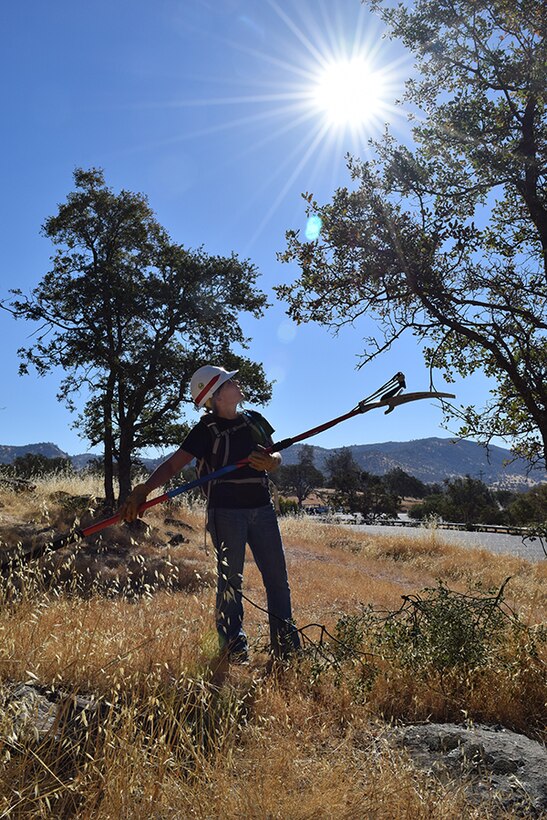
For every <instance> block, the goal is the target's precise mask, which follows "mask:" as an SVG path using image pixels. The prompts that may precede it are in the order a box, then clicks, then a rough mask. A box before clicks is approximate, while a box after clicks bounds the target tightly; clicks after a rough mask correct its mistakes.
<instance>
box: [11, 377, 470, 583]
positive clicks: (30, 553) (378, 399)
mask: <svg viewBox="0 0 547 820" xmlns="http://www.w3.org/2000/svg"><path fill="white" fill-rule="evenodd" d="M405 387H406V383H405V377H404V374H403V373H396V374H395V375H394V376H393V377H392V378H391V379H390V380H389V381H388V382H386V383H385V384H384V385H382V387H379V388H378V390H376V391H375V392H374V393H372V394H371V395H370V396H367V397H366V398H365V399H362V400H361V401H360V402H359V403H358V404H357V405H356V406H355V407H354V408H353V409H352V410H350V411H349V412H348V413H344V414H343V415H341V416H337V417H336V418H334V419H330V421H326V422H324V423H323V424H319V425H318V426H317V427H312V428H311V429H310V430H306V431H305V432H303V433H299V434H298V435H296V436H292V437H291V438H285V439H283V440H282V441H278V442H275V443H274V444H272V445H270V447H267V448H266V452H268V453H279V452H281V451H282V450H286V449H287V448H288V447H291V446H292V445H293V444H297V443H298V442H300V441H304V439H307V438H311V437H312V436H316V435H318V434H319V433H323V432H324V431H325V430H329V429H330V428H331V427H335V426H336V425H337V424H341V423H342V422H343V421H347V420H348V419H351V418H353V416H358V415H360V414H362V413H368V412H369V411H370V410H376V409H379V408H381V407H385V408H386V411H385V412H386V415H387V414H388V413H392V412H393V410H395V408H396V407H399V405H401V404H409V403H410V402H413V401H420V400H422V399H453V398H455V396H454V394H453V393H439V392H436V391H425V392H419V393H403V392H402V391H403V390H404V389H405ZM248 462H249V459H248V458H244V459H241V460H240V461H237V462H235V463H234V464H227V465H225V466H224V467H220V468H219V469H218V470H215V471H214V472H212V473H208V474H207V475H204V476H201V477H200V478H196V479H194V480H193V481H188V482H187V483H186V484H181V485H180V486H179V487H175V488H174V489H172V490H168V491H167V492H165V493H163V494H162V495H159V496H156V497H155V498H152V499H150V500H148V501H145V502H144V504H141V506H140V507H139V515H141V514H142V513H143V512H145V510H148V509H150V507H154V506H156V504H162V503H163V502H165V501H168V500H169V499H171V498H175V497H176V496H177V495H181V494H182V493H187V492H189V491H190V490H193V489H195V488H196V487H201V486H202V485H204V484H207V483H208V482H209V481H214V480H215V479H217V478H220V477H221V476H223V475H226V474H227V473H230V472H233V471H234V470H238V469H239V468H240V467H243V466H244V465H245V464H248ZM119 522H120V516H119V514H118V513H116V514H115V515H113V516H111V517H110V518H104V519H102V520H101V521H97V522H95V523H94V524H90V525H89V526H88V527H83V528H81V529H74V530H71V531H70V532H68V533H65V534H64V535H59V536H58V537H57V538H55V539H54V540H53V541H51V542H48V543H45V544H40V545H33V546H32V547H31V549H30V550H27V551H26V552H24V553H22V554H21V553H18V554H17V560H21V559H22V560H24V561H30V560H32V559H33V558H39V557H40V556H41V555H43V554H44V553H45V552H48V551H50V550H51V551H54V550H58V549H61V547H65V546H67V545H68V544H72V543H74V542H76V541H81V540H83V539H85V538H88V537H89V536H90V535H94V534H95V533H97V532H100V531H101V530H104V529H106V528H107V527H111V526H113V525H114V524H118V523H119ZM12 560H13V558H8V559H7V560H4V561H2V563H1V564H0V568H1V569H4V568H5V567H8V566H9V565H10V564H11V562H12Z"/></svg>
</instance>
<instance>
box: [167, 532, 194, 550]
mask: <svg viewBox="0 0 547 820" xmlns="http://www.w3.org/2000/svg"><path fill="white" fill-rule="evenodd" d="M166 535H170V536H171V538H170V539H169V541H168V542H167V543H168V544H169V546H170V547H176V546H177V545H178V544H189V543H190V539H189V538H185V537H184V535H182V534H181V533H180V532H166Z"/></svg>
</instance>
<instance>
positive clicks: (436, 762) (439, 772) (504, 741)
mask: <svg viewBox="0 0 547 820" xmlns="http://www.w3.org/2000/svg"><path fill="white" fill-rule="evenodd" d="M393 737H394V739H395V740H396V742H397V743H398V745H399V746H401V747H402V748H404V749H405V750H406V751H407V752H408V754H409V755H410V756H411V758H412V760H413V761H414V763H415V764H416V765H417V766H418V767H419V768H421V769H425V770H427V771H429V772H431V773H432V774H435V775H436V776H437V777H439V778H440V779H442V780H443V781H445V782H446V781H448V780H458V781H460V780H461V781H462V782H463V784H464V787H465V789H466V792H467V796H468V799H469V800H470V802H472V803H475V804H480V803H481V802H483V801H486V802H489V803H494V804H495V805H497V806H498V807H499V810H500V812H501V811H507V812H511V813H512V814H514V815H516V816H522V817H545V816H547V750H546V749H545V747H544V746H543V745H541V744H540V743H537V742H536V741H534V740H531V739H530V738H528V737H525V736H524V735H520V734H516V733H515V732H511V731H509V730H507V729H504V728H502V727H492V726H481V725H470V726H459V725H457V724H452V723H446V724H438V723H431V724H424V725H419V726H405V727H403V728H399V729H396V730H394V735H393Z"/></svg>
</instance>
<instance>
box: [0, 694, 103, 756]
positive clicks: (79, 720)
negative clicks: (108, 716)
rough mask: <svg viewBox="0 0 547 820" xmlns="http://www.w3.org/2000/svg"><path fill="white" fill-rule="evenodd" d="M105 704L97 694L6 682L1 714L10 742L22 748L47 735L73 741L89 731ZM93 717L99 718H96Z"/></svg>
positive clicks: (37, 742) (0, 708) (0, 697)
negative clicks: (87, 695) (95, 696)
mask: <svg viewBox="0 0 547 820" xmlns="http://www.w3.org/2000/svg"><path fill="white" fill-rule="evenodd" d="M101 711H102V708H101V707H100V706H99V704H98V703H97V701H95V700H94V699H93V698H86V697H83V696H81V695H77V694H67V693H62V692H57V691H52V690H48V689H44V688H42V687H39V686H35V685H33V684H29V683H14V684H8V685H5V687H4V688H3V689H2V691H1V692H0V714H1V716H2V724H3V734H4V737H5V740H6V742H7V744H8V745H9V746H10V747H11V748H12V749H14V750H15V751H19V750H20V749H23V748H25V747H26V746H28V745H33V744H40V743H42V742H43V741H44V740H45V739H46V738H50V739H52V740H57V741H60V740H62V739H63V738H66V737H67V736H68V737H70V738H71V739H72V740H73V741H76V740H80V739H81V738H82V736H83V735H87V734H88V730H89V727H90V725H91V724H92V722H94V723H96V722H97V721H98V720H99V718H100V713H101ZM93 719H95V720H94V721H93Z"/></svg>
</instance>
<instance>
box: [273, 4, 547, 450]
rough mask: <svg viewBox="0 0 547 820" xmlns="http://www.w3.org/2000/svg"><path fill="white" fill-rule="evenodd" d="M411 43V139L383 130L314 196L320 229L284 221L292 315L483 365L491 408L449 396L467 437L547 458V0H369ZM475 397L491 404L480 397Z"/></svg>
mask: <svg viewBox="0 0 547 820" xmlns="http://www.w3.org/2000/svg"><path fill="white" fill-rule="evenodd" d="M368 5H369V6H370V7H371V8H372V9H373V10H375V11H377V12H378V13H379V14H380V15H381V17H382V18H383V20H384V21H385V22H386V24H387V26H388V29H389V32H390V36H392V37H395V38H399V39H401V40H402V41H403V43H404V44H405V45H406V46H407V47H408V48H409V49H411V50H412V51H413V53H414V54H415V57H416V63H417V73H416V76H415V77H414V78H412V79H411V80H410V81H408V83H407V87H406V93H405V97H404V99H403V101H402V104H403V105H406V106H409V107H410V111H411V115H410V116H411V117H412V118H413V127H412V138H413V140H412V144H410V145H407V144H403V143H400V142H398V141H397V140H396V139H395V138H394V137H393V135H392V134H390V133H389V131H387V132H386V134H385V135H384V137H383V138H382V139H380V140H377V141H375V142H373V143H371V158H370V159H367V160H366V161H360V160H359V159H354V158H353V159H352V158H350V159H349V169H350V172H351V177H352V185H351V186H350V187H344V188H340V189H339V190H337V191H336V192H335V193H334V195H333V197H332V201H331V202H330V203H327V204H324V205H321V204H320V203H318V202H317V201H316V200H315V199H314V197H313V195H312V194H306V195H305V198H306V199H307V202H308V206H307V207H308V214H309V215H314V216H318V217H319V218H320V220H321V224H322V229H321V233H320V235H319V237H318V238H317V239H316V240H313V241H306V240H304V239H303V238H301V237H300V235H299V232H298V231H288V233H287V239H288V244H287V248H286V251H285V252H284V253H283V254H281V258H282V259H283V260H285V261H296V262H297V263H298V265H299V266H300V270H301V273H300V276H299V279H298V280H297V282H295V283H294V284H290V285H285V286H280V287H279V288H278V293H279V295H280V296H281V297H282V298H284V299H285V300H286V301H287V302H288V304H289V313H290V315H291V316H292V317H293V319H294V320H296V321H297V322H306V321H310V320H313V321H316V322H319V323H321V324H324V325H327V326H330V327H333V328H336V327H338V326H340V325H343V324H345V323H355V322H356V321H358V320H359V319H360V318H363V317H367V318H370V317H372V318H374V319H375V320H376V325H375V326H376V328H377V333H375V335H374V337H373V338H370V339H368V340H367V343H366V347H365V350H364V351H363V353H362V357H363V358H362V363H365V362H367V361H369V360H370V359H371V358H373V357H375V356H378V355H380V354H381V353H382V352H383V351H385V350H386V349H388V348H389V347H390V346H391V345H392V344H393V343H394V342H395V341H396V340H397V339H399V338H400V337H401V336H402V335H403V334H404V333H405V332H410V333H412V334H414V336H415V337H416V338H417V340H418V341H419V342H420V343H423V344H425V348H424V349H425V359H426V362H427V364H428V365H429V366H430V367H431V369H432V373H433V371H434V370H435V369H438V370H439V371H440V372H441V373H443V374H444V377H445V378H446V379H447V380H449V381H450V380H453V379H454V378H455V376H456V375H459V376H461V377H466V376H468V375H470V374H472V373H474V372H477V371H478V372H482V373H485V374H486V375H487V376H489V377H491V380H492V384H493V385H494V386H493V388H492V390H491V394H490V398H489V399H487V397H484V398H485V399H487V400H486V405H485V407H483V408H477V407H476V406H470V407H466V408H465V407H460V408H457V407H455V406H454V407H452V408H451V409H450V410H449V412H450V413H452V414H453V415H455V416H456V417H459V418H460V421H461V429H460V434H461V435H464V436H474V437H477V438H478V439H479V440H481V441H483V442H485V443H487V442H488V441H489V440H490V439H491V438H492V437H493V436H497V435H499V436H504V437H506V438H508V439H509V440H510V441H511V442H512V443H513V445H514V448H515V449H516V450H517V452H519V453H520V454H521V455H524V456H526V457H527V458H529V459H530V460H531V461H532V462H534V461H541V460H542V461H543V462H545V460H546V457H547V344H546V331H547V191H546V169H547V112H546V93H547V92H546V89H547V82H546V80H547V46H546V33H547V7H546V6H545V3H543V2H542V0H511V1H510V2H509V0H488V2H487V1H486V0H416V2H415V3H413V4H411V5H407V4H396V5H395V4H393V3H392V2H390V1H389V0H368ZM480 401H482V399H480Z"/></svg>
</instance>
